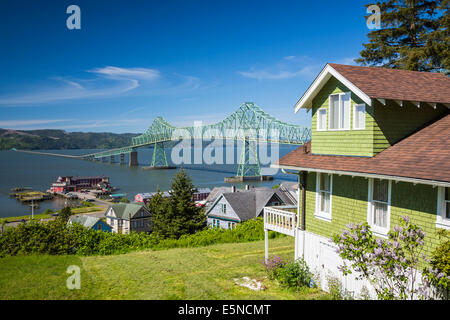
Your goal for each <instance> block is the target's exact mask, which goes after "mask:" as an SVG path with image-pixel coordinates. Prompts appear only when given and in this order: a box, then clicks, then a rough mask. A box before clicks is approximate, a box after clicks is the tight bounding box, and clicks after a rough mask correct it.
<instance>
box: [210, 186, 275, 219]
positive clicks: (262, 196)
mask: <svg viewBox="0 0 450 320" xmlns="http://www.w3.org/2000/svg"><path fill="white" fill-rule="evenodd" d="M274 195H276V196H277V197H278V198H279V199H280V201H283V199H282V198H281V197H280V195H279V194H278V193H276V192H275V191H274V190H271V189H268V188H267V189H266V188H264V189H250V190H240V191H238V192H225V193H222V194H220V195H219V196H218V197H217V199H216V200H215V202H214V204H213V205H212V206H211V207H210V208H209V209H208V211H207V212H206V214H209V212H210V211H211V210H212V208H214V206H215V205H216V204H217V203H218V202H219V201H220V199H221V198H222V197H223V198H225V200H226V201H227V202H228V204H229V205H230V206H231V207H232V208H233V210H234V212H235V213H236V215H237V216H238V217H239V220H240V221H246V220H249V219H252V218H256V217H257V216H258V215H259V214H260V212H261V211H262V210H263V208H264V207H265V206H266V205H267V203H268V202H269V200H270V199H271V198H272V197H273V196H274Z"/></svg>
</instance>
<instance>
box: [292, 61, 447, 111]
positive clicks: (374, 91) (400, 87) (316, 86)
mask: <svg viewBox="0 0 450 320" xmlns="http://www.w3.org/2000/svg"><path fill="white" fill-rule="evenodd" d="M332 76H333V77H335V78H336V79H338V80H339V81H340V82H341V83H343V84H344V85H345V86H346V87H347V88H349V89H350V90H351V91H352V92H353V93H354V94H356V95H357V96H358V97H360V98H361V100H363V101H364V102H365V103H366V104H368V105H370V106H371V105H372V99H385V100H387V99H388V100H396V101H410V102H426V103H430V104H435V103H442V104H450V79H449V78H448V77H447V76H446V75H444V74H442V73H436V72H418V71H408V70H399V69H387V68H380V67H361V66H349V65H342V64H336V63H328V64H327V65H326V66H325V67H324V68H323V69H322V71H321V72H320V74H319V75H318V76H317V78H316V79H315V80H314V82H313V83H312V84H311V86H310V87H309V88H308V90H307V91H306V92H305V93H304V95H303V96H302V97H301V98H300V100H299V101H298V102H297V103H296V105H295V112H297V111H298V110H300V109H301V108H306V109H310V108H311V107H312V100H313V99H314V97H315V96H316V95H317V94H318V93H319V91H320V90H321V89H322V88H323V86H324V85H325V83H326V82H327V81H328V80H329V79H330V78H331V77H332Z"/></svg>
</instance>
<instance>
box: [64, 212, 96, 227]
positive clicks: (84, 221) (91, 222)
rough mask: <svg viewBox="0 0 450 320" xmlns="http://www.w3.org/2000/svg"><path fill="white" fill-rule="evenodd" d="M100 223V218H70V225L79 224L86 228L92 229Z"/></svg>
mask: <svg viewBox="0 0 450 320" xmlns="http://www.w3.org/2000/svg"><path fill="white" fill-rule="evenodd" d="M99 221H100V218H97V217H91V216H84V215H83V216H71V217H70V218H69V223H79V224H81V225H83V226H85V227H86V228H92V227H93V226H95V224H96V223H97V222H99Z"/></svg>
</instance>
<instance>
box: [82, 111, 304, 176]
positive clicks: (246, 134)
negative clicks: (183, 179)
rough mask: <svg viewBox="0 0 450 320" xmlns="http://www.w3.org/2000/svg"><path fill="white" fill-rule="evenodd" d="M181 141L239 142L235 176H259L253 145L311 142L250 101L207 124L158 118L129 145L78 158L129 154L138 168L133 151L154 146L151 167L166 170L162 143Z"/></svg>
mask: <svg viewBox="0 0 450 320" xmlns="http://www.w3.org/2000/svg"><path fill="white" fill-rule="evenodd" d="M185 139H231V140H241V141H243V146H244V150H243V151H242V152H241V159H240V162H239V167H238V172H237V176H240V177H254V176H261V169H260V164H259V159H258V155H257V151H256V146H255V145H256V143H252V142H263V143H278V144H290V145H303V144H304V143H306V142H307V141H309V140H310V139H311V129H310V128H308V127H302V126H298V125H294V124H289V123H286V122H282V121H280V120H278V119H276V118H275V117H273V116H271V115H269V114H267V113H266V112H264V111H263V110H262V109H261V108H260V107H258V106H257V105H256V104H254V103H252V102H244V103H243V104H242V105H241V106H240V107H239V108H238V109H237V110H236V111H235V112H233V113H232V114H231V115H230V116H228V117H226V118H225V119H224V120H222V121H220V122H217V123H214V124H209V125H194V126H190V127H175V126H172V125H171V124H169V123H168V122H167V121H166V120H164V119H163V118H161V117H157V118H156V119H155V120H154V121H153V123H152V124H151V126H150V127H149V128H148V130H147V131H146V132H145V133H143V134H142V135H140V136H137V137H134V138H132V143H131V145H130V146H127V147H123V148H117V149H110V150H105V151H101V152H96V153H91V154H86V155H83V156H80V158H82V159H86V160H98V159H106V158H107V157H110V158H111V159H113V157H115V156H117V155H118V156H120V157H121V162H123V159H124V155H125V154H129V155H130V161H129V164H130V165H131V166H134V165H138V163H137V149H139V148H141V147H148V146H150V145H154V151H153V157H152V164H151V166H152V167H155V168H157V167H161V168H164V167H168V162H167V155H166V152H165V149H164V143H167V142H170V141H179V140H185Z"/></svg>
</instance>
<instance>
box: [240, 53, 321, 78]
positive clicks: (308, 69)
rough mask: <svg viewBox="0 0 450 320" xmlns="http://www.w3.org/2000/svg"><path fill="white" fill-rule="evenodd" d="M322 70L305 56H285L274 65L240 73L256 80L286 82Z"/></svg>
mask: <svg viewBox="0 0 450 320" xmlns="http://www.w3.org/2000/svg"><path fill="white" fill-rule="evenodd" d="M318 69H319V70H320V67H319V65H318V64H317V62H314V61H313V60H312V59H310V58H308V57H304V56H285V57H283V58H281V60H280V61H278V62H276V63H275V64H274V65H271V66H268V67H263V68H255V67H253V68H251V69H250V70H248V71H238V72H237V73H238V74H240V75H241V76H243V77H245V78H249V79H256V80H285V79H291V78H295V77H302V76H304V77H310V76H313V75H314V74H315V73H317V72H318V71H317V70H318Z"/></svg>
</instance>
